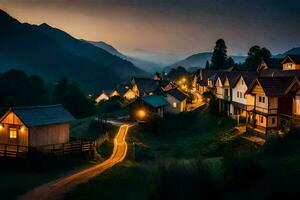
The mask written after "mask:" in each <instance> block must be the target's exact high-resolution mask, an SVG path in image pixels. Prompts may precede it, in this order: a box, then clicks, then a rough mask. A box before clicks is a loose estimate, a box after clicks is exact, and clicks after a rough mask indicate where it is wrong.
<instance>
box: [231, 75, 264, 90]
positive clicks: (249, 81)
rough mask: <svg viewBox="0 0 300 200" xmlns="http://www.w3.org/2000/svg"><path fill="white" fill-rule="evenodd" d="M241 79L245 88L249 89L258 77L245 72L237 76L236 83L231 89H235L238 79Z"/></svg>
mask: <svg viewBox="0 0 300 200" xmlns="http://www.w3.org/2000/svg"><path fill="white" fill-rule="evenodd" d="M241 77H243V80H244V82H245V84H246V86H247V87H248V88H249V87H250V85H251V84H252V82H253V81H254V80H255V79H256V78H257V77H258V74H257V73H254V72H245V73H242V74H241V75H239V76H238V78H237V79H236V81H235V82H234V83H233V84H232V87H235V86H236V84H237V83H238V81H239V80H240V78H241Z"/></svg>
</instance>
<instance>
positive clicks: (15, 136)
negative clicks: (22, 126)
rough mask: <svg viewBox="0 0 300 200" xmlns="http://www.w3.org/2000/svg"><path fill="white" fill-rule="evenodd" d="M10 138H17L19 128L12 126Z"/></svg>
mask: <svg viewBox="0 0 300 200" xmlns="http://www.w3.org/2000/svg"><path fill="white" fill-rule="evenodd" d="M9 138H10V139H16V138H17V128H10V129H9Z"/></svg>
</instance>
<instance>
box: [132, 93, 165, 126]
mask: <svg viewBox="0 0 300 200" xmlns="http://www.w3.org/2000/svg"><path fill="white" fill-rule="evenodd" d="M168 105H169V102H168V101H167V100H165V98H164V97H163V96H159V95H151V96H143V97H139V98H137V100H136V101H135V102H133V103H132V104H131V105H130V113H131V114H130V115H131V118H132V119H135V120H138V121H143V120H145V119H146V118H147V117H148V116H150V115H153V114H156V115H158V116H160V117H163V116H164V114H165V112H166V108H167V106H168Z"/></svg>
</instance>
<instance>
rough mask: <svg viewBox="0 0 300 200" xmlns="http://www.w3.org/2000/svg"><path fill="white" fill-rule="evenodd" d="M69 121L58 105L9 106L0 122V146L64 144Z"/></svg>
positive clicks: (71, 119)
mask: <svg viewBox="0 0 300 200" xmlns="http://www.w3.org/2000/svg"><path fill="white" fill-rule="evenodd" d="M73 120H74V117H73V116H72V115H71V114H70V113H69V112H68V111H67V110H66V109H65V108H64V107H63V106H62V105H49V106H32V107H11V108H10V109H9V110H8V111H7V112H6V113H5V114H4V115H3V116H2V117H1V119H0V143H1V144H8V145H20V146H27V147H38V146H42V145H52V144H61V143H67V142H69V138H70V136H69V129H70V125H69V123H70V122H71V121H73Z"/></svg>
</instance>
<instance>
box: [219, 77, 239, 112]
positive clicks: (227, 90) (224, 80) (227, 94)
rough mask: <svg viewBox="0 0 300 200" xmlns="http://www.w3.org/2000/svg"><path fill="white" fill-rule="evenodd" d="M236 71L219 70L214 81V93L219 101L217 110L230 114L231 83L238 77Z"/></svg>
mask: <svg viewBox="0 0 300 200" xmlns="http://www.w3.org/2000/svg"><path fill="white" fill-rule="evenodd" d="M238 76H239V73H236V72H222V73H221V72H220V73H218V74H217V77H218V78H217V80H216V82H215V95H216V97H217V99H218V101H219V112H220V113H224V114H226V115H228V116H229V115H230V105H231V99H232V85H233V84H234V82H235V81H236V79H237V78H238Z"/></svg>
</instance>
